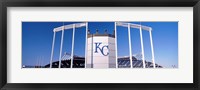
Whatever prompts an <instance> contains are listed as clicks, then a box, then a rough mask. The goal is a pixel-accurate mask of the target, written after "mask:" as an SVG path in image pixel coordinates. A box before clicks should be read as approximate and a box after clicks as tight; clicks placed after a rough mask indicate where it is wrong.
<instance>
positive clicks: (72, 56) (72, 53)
mask: <svg viewBox="0 0 200 90" xmlns="http://www.w3.org/2000/svg"><path fill="white" fill-rule="evenodd" d="M74 35H75V24H73V35H72V52H71V65H70V67H71V68H73V59H74Z"/></svg>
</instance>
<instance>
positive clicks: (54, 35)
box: [50, 31, 56, 68]
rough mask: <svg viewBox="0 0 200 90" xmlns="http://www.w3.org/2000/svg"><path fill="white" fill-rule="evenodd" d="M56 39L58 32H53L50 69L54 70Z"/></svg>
mask: <svg viewBox="0 0 200 90" xmlns="http://www.w3.org/2000/svg"><path fill="white" fill-rule="evenodd" d="M55 37H56V32H55V31H53V41H52V47H51V59H50V68H52V62H53V51H54V43H55Z"/></svg>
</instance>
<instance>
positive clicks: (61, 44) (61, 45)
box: [59, 25, 64, 68]
mask: <svg viewBox="0 0 200 90" xmlns="http://www.w3.org/2000/svg"><path fill="white" fill-rule="evenodd" d="M63 36H64V25H63V28H62V37H61V43H60V56H59V68H61V59H62V58H61V56H62V47H63Z"/></svg>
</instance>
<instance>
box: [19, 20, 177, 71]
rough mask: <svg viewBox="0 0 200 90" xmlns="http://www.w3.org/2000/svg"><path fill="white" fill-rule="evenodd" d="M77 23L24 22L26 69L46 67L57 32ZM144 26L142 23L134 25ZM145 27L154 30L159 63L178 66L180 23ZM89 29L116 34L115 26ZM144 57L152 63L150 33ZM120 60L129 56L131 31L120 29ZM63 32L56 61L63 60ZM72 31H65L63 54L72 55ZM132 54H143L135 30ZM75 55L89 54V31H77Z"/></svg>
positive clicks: (96, 24)
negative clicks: (87, 36)
mask: <svg viewBox="0 0 200 90" xmlns="http://www.w3.org/2000/svg"><path fill="white" fill-rule="evenodd" d="M72 23H77V22H22V65H37V64H38V63H40V64H41V65H46V64H48V63H49V61H50V55H51V47H52V40H53V29H54V28H56V27H59V26H62V25H63V24H64V25H67V24H72ZM131 23H135V24H140V22H131ZM141 24H142V25H146V26H150V27H152V28H153V31H152V37H153V44H154V54H155V62H156V63H157V64H160V65H162V66H165V67H171V66H172V65H176V66H178V22H141ZM88 29H89V30H90V31H91V33H95V32H96V30H99V33H104V30H108V33H110V34H112V33H113V30H114V22H89V23H88ZM142 33H143V42H144V54H145V58H146V60H147V61H151V47H150V38H149V32H148V31H145V30H143V31H142ZM117 35H118V38H117V40H118V56H128V55H129V48H128V47H129V46H128V29H127V28H125V27H119V26H118V27H117ZM60 41H61V32H58V33H56V39H55V48H54V58H53V60H54V61H57V60H58V58H59V52H60V51H59V50H60ZM71 43H72V29H69V30H65V32H64V42H63V52H62V55H63V54H64V53H65V52H67V53H71V47H72V45H71ZM131 44H132V53H133V54H138V53H141V45H140V33H139V29H135V28H134V29H131ZM74 45H75V46H74V54H75V55H79V56H84V54H85V27H82V28H76V32H75V42H74Z"/></svg>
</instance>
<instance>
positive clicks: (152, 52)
mask: <svg viewBox="0 0 200 90" xmlns="http://www.w3.org/2000/svg"><path fill="white" fill-rule="evenodd" d="M149 36H150V43H151V55H152V63H153V68H156V65H155V60H154V48H153V39H152V34H151V31H149Z"/></svg>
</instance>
